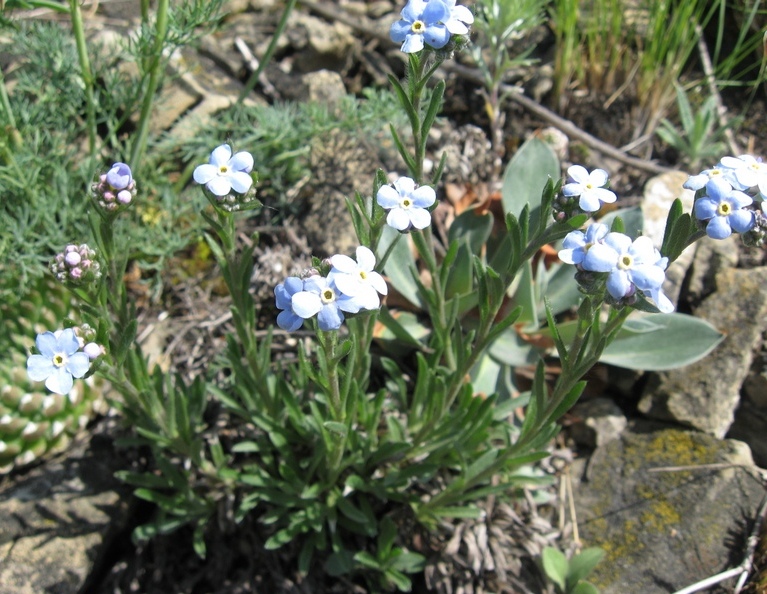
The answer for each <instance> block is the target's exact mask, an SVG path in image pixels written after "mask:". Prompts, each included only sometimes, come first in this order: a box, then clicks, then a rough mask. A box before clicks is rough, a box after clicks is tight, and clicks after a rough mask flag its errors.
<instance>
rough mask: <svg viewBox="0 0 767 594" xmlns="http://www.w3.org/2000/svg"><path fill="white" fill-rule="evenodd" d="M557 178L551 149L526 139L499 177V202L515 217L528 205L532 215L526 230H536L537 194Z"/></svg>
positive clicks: (537, 141)
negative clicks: (500, 180) (500, 186)
mask: <svg viewBox="0 0 767 594" xmlns="http://www.w3.org/2000/svg"><path fill="white" fill-rule="evenodd" d="M560 177H561V171H560V165H559V159H557V156H556V155H555V154H554V151H553V150H552V149H551V147H550V146H549V145H548V144H546V143H545V142H543V141H542V140H540V139H539V138H536V137H532V138H530V139H529V140H528V141H526V142H525V143H524V144H523V145H522V146H521V147H520V148H519V150H518V151H517V152H516V154H515V155H514V157H513V158H512V159H511V161H510V162H509V164H508V166H507V167H506V171H505V173H504V175H503V188H502V190H501V201H502V204H503V210H504V212H507V213H509V212H510V213H512V214H513V215H515V216H519V215H520V213H521V212H522V209H523V208H524V206H525V205H526V204H529V205H530V208H531V212H532V213H534V214H533V217H532V219H533V220H532V221H531V224H530V228H531V229H537V225H538V222H537V221H538V217H539V216H540V208H539V207H540V203H541V193H542V191H543V189H544V188H545V187H546V182H547V181H549V179H552V180H558V179H559V178H560Z"/></svg>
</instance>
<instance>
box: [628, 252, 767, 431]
mask: <svg viewBox="0 0 767 594" xmlns="http://www.w3.org/2000/svg"><path fill="white" fill-rule="evenodd" d="M716 286H717V291H716V293H714V294H712V295H711V296H710V297H708V298H707V299H706V300H705V301H704V302H703V303H702V304H701V306H700V307H699V308H698V309H697V310H696V312H695V314H696V315H697V316H698V317H700V318H703V319H704V320H707V321H708V322H710V323H711V324H712V325H713V326H714V327H715V328H717V329H718V330H719V331H720V332H723V333H724V334H725V335H726V337H725V339H724V340H723V341H722V343H721V344H719V346H717V348H716V349H715V351H714V352H713V353H712V354H710V355H709V356H707V357H704V358H703V359H701V360H700V361H698V362H697V363H693V364H692V365H688V366H687V367H683V368H681V369H675V370H671V371H665V372H661V373H658V374H655V375H653V376H652V377H651V378H650V381H648V384H647V387H646V388H645V391H644V395H643V396H642V399H641V400H640V402H639V410H640V411H641V412H643V413H644V414H646V415H648V416H649V417H652V418H656V419H661V420H669V421H676V422H678V423H682V424H684V425H688V426H691V427H695V428H696V429H700V430H701V431H705V432H707V433H710V434H712V435H714V436H716V437H719V438H722V437H724V436H725V434H726V433H727V430H728V429H729V428H730V425H731V424H732V422H733V418H734V415H735V409H736V408H737V407H738V403H739V402H740V389H741V386H742V384H743V381H744V380H745V378H746V376H747V375H748V372H749V368H750V366H751V361H752V359H753V356H754V352H755V351H756V349H757V348H758V347H759V345H760V341H761V336H762V333H763V332H764V331H765V329H766V328H767V291H765V287H767V268H764V267H763V268H753V269H751V270H736V269H727V270H723V271H722V272H720V273H719V274H717V276H716Z"/></svg>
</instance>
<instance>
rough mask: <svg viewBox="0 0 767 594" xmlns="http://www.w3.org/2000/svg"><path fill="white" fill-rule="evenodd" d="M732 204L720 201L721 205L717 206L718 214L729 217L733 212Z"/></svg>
mask: <svg viewBox="0 0 767 594" xmlns="http://www.w3.org/2000/svg"><path fill="white" fill-rule="evenodd" d="M732 210H733V209H732V205H731V204H730V203H729V202H726V201H724V202H720V203H719V206H717V207H716V214H718V215H719V216H720V217H727V216H729V215H731V214H732Z"/></svg>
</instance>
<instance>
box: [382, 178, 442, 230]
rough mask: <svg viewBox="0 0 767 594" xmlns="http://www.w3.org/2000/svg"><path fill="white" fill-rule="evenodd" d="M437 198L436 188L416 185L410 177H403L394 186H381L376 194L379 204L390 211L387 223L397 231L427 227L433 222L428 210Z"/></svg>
mask: <svg viewBox="0 0 767 594" xmlns="http://www.w3.org/2000/svg"><path fill="white" fill-rule="evenodd" d="M436 200H437V194H436V193H435V192H434V188H432V187H430V186H420V187H416V185H415V181H413V180H412V179H411V178H409V177H401V178H399V179H398V180H397V181H395V182H394V184H393V186H381V188H380V189H379V190H378V194H377V195H376V201H377V202H378V204H379V205H380V206H381V207H382V208H384V209H385V210H388V211H389V214H388V215H387V216H386V223H387V224H388V225H389V226H390V227H393V228H394V229H396V230H397V231H403V232H406V231H409V230H410V229H425V228H426V227H428V226H429V225H430V224H431V213H430V212H429V211H428V210H427V209H428V208H429V207H430V206H431V205H432V204H434V202H435V201H436Z"/></svg>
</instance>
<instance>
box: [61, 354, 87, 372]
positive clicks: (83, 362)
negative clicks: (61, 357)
mask: <svg viewBox="0 0 767 594" xmlns="http://www.w3.org/2000/svg"><path fill="white" fill-rule="evenodd" d="M90 368H91V359H90V357H88V355H86V354H85V353H83V352H79V353H75V354H73V355H71V356H70V357H69V360H68V361H67V365H66V369H67V372H68V373H70V374H71V375H72V376H73V377H77V378H81V377H83V376H84V375H85V374H86V373H88V370H89V369H90Z"/></svg>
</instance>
